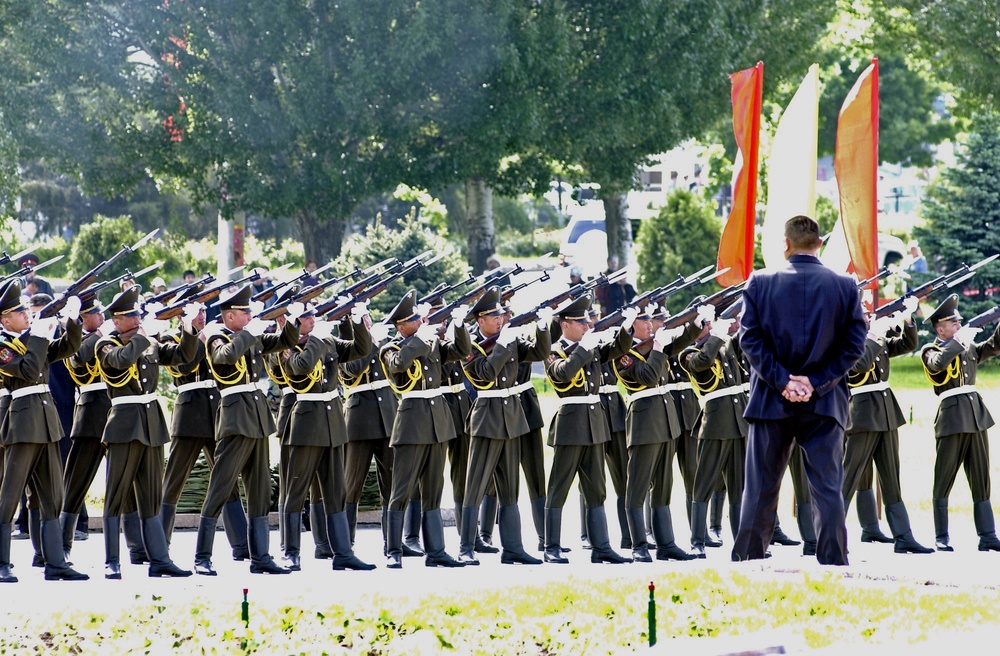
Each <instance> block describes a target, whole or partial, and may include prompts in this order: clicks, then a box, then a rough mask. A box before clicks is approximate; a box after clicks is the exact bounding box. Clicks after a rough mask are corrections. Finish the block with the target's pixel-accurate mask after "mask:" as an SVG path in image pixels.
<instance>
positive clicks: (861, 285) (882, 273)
mask: <svg viewBox="0 0 1000 656" xmlns="http://www.w3.org/2000/svg"><path fill="white" fill-rule="evenodd" d="M890 273H892V270H891V269H890V268H889V267H887V266H884V267H882V268H881V269H879V270H878V273H876V274H875V275H874V276H872V277H871V278H868V279H867V280H859V281H858V289H866V288H867V287H868V285H870V284H872V283H873V282H876V281H878V280H881V279H882V278H885V277H886V276H888V275H889V274H890Z"/></svg>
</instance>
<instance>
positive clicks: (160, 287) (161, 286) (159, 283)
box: [149, 276, 167, 295]
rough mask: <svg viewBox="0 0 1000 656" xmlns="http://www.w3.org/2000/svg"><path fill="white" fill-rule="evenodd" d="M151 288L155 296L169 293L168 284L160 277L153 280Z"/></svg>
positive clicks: (150, 284)
mask: <svg viewBox="0 0 1000 656" xmlns="http://www.w3.org/2000/svg"><path fill="white" fill-rule="evenodd" d="M149 287H150V289H151V291H152V292H153V294H154V295H155V294H162V293H163V292H165V291H167V283H166V282H165V281H164V280H163V278H161V277H160V276H156V277H155V278H153V279H152V280H151V281H150V283H149Z"/></svg>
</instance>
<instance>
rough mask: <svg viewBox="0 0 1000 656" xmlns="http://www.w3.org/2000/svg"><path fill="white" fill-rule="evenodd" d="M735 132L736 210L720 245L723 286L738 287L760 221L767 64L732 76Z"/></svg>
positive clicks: (748, 268) (744, 276)
mask: <svg viewBox="0 0 1000 656" xmlns="http://www.w3.org/2000/svg"><path fill="white" fill-rule="evenodd" d="M729 77H730V80H732V85H733V89H732V100H733V133H734V134H735V135H736V147H737V149H738V151H739V152H738V153H737V157H736V162H735V163H734V164H733V208H732V210H731V211H730V212H729V219H728V220H727V221H726V226H725V228H723V230H722V239H721V241H720V242H719V258H718V268H719V269H724V268H726V267H729V271H728V272H726V273H724V274H723V275H721V276H719V278H717V280H718V281H719V284H721V285H726V286H728V285H736V284H739V283H741V282H743V281H744V280H746V279H747V278H749V277H750V272H751V271H753V248H754V224H755V222H756V218H757V150H758V145H759V142H760V106H761V100H762V96H763V89H764V62H757V65H756V66H754V67H753V68H748V69H746V70H742V71H739V72H737V73H733V74H732V75H730V76H729Z"/></svg>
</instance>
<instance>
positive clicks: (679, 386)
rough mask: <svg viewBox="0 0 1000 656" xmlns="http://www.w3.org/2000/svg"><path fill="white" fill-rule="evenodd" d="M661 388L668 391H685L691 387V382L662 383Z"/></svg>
mask: <svg viewBox="0 0 1000 656" xmlns="http://www.w3.org/2000/svg"><path fill="white" fill-rule="evenodd" d="M660 389H664V390H667V391H668V392H685V391H687V390H690V389H694V388H693V387H691V383H667V384H666V385H660Z"/></svg>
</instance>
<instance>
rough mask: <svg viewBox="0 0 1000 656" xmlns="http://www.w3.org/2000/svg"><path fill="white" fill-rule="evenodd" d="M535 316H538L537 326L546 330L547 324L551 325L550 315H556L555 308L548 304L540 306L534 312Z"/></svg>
mask: <svg viewBox="0 0 1000 656" xmlns="http://www.w3.org/2000/svg"><path fill="white" fill-rule="evenodd" d="M535 316H536V317H538V321H537V322H538V327H539V328H540V329H542V330H548V329H549V326H550V325H552V317H554V316H556V313H555V310H553V309H552V308H550V307H549V306H547V305H546V306H545V307H541V308H539V309H538V311H537V312H535Z"/></svg>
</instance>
